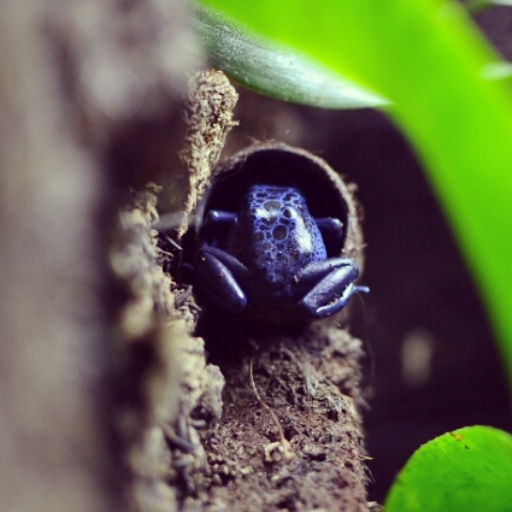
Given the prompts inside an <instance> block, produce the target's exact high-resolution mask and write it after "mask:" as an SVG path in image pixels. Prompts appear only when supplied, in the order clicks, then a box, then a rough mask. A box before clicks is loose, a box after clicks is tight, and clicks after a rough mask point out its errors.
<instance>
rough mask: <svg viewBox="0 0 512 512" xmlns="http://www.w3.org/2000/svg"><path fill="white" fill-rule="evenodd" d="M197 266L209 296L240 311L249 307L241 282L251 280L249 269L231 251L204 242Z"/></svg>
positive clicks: (198, 255)
mask: <svg viewBox="0 0 512 512" xmlns="http://www.w3.org/2000/svg"><path fill="white" fill-rule="evenodd" d="M194 268H195V270H196V273H197V276H198V278H199V280H200V283H201V285H202V288H203V290H204V292H205V293H206V295H208V297H209V298H210V299H211V300H212V301H213V302H215V303H216V304H217V305H218V306H220V307H221V308H223V309H225V310H227V311H229V312H231V313H240V312H241V311H242V310H243V309H244V308H245V307H246V306H247V296H246V294H245V292H244V291H243V289H242V286H241V284H243V283H246V282H248V281H249V279H250V274H249V270H248V269H247V267H246V266H245V265H244V264H243V263H241V262H240V261H239V260H238V259H237V258H235V257H234V256H232V255H231V254H229V253H227V252H226V251H223V250H222V249H218V248H217V247H211V246H209V245H204V246H203V247H201V249H199V251H198V252H197V254H196V256H195V258H194Z"/></svg>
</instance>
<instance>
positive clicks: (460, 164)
mask: <svg viewBox="0 0 512 512" xmlns="http://www.w3.org/2000/svg"><path fill="white" fill-rule="evenodd" d="M202 3H204V4H207V5H210V6H212V7H216V8H219V9H222V10H223V11H224V12H225V13H226V14H227V15H230V16H232V17H236V19H237V20H240V21H241V22H243V23H245V24H246V25H247V26H248V27H250V29H251V30H252V31H254V32H257V33H258V34H262V35H263V36H265V37H267V38H270V39H273V40H274V41H276V42H277V43H278V44H283V45H286V46H287V47H290V48H295V49H296V50H297V51H300V52H302V54H303V55H305V56H307V57H308V58H312V59H316V60H317V61H318V62H319V63H321V64H322V65H323V66H326V67H328V68H330V69H331V70H332V71H333V72H336V73H337V74H338V75H339V76H343V77H345V78H346V79H349V80H351V81H353V82H354V83H357V84H359V85H360V86H361V87H363V88H365V89H367V90H370V91H375V92H376V93H378V94H380V95H382V96H383V97H385V98H388V99H389V100H390V101H391V102H392V106H390V107H388V108H387V111H388V113H389V114H390V115H391V116H392V118H393V119H394V120H395V121H396V122H397V123H398V124H399V125H400V126H401V127H402V129H403V131H404V132H405V133H406V134H407V136H408V137H409V139H410V141H411V142H412V144H413V145H414V146H415V147H416V150H417V152H418V154H419V156H420V157H421V158H422V160H423V162H424V164H425V167H426V169H427V171H428V174H429V177H430V180H431V182H432V184H433V186H434V188H435V190H436V192H437V195H438V197H439V199H440V201H441V202H442V204H443V206H444V208H445V211H446V213H447V214H448V216H449V219H450V221H451V225H452V227H453V229H454V231H455V233H456V235H457V236H458V239H459V241H460V244H461V246H462V248H463V250H464V252H465V254H466V257H467V259H468V261H469V263H470V265H471V266H472V269H473V271H474V275H475V277H476V280H477V282H478V283H479V285H480V287H481V290H482V292H483V296H484V299H485V304H486V307H487V311H488V312H489V314H490V317H491V319H492V320H493V321H494V325H495V327H496V330H497V332H498V333H499V334H500V338H499V339H500V340H501V349H502V354H503V356H504V360H505V362H506V363H507V364H508V369H509V376H510V377H511V382H512V314H510V312H511V311H512V293H511V290H512V264H511V256H510V255H511V254H512V172H511V169H512V100H511V96H510V91H509V89H508V85H507V82H506V81H504V80H496V79H494V80H493V79H490V78H489V69H492V68H493V67H494V66H495V64H496V63H497V62H500V60H501V59H500V58H499V57H498V56H497V55H496V54H495V53H494V52H493V51H492V50H491V49H490V47H489V46H488V45H487V44H486V42H485V41H484V40H483V38H482V37H481V36H480V34H479V33H478V31H477V30H476V29H475V27H474V26H473V24H472V22H471V20H470V19H469V18H468V15H467V13H466V11H465V10H464V9H463V7H462V6H460V5H459V4H457V3H456V2H453V1H450V0H416V1H411V0H387V1H386V2H376V1H375V0H357V1H354V0H332V1H327V0H323V1H320V2H308V1H306V0H253V1H251V2H241V1H240V0H203V2H202ZM418 271H420V269H418ZM453 306H454V307H456V306H457V305H456V304H454V305H453Z"/></svg>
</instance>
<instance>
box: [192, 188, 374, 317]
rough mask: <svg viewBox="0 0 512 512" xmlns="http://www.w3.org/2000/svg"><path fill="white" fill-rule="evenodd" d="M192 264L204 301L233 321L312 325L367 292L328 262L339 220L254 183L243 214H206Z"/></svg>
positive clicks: (342, 266) (333, 260)
mask: <svg viewBox="0 0 512 512" xmlns="http://www.w3.org/2000/svg"><path fill="white" fill-rule="evenodd" d="M201 233H202V235H201V245H200V248H199V250H198V251H197V253H196V255H195V258H194V267H195V269H196V275H197V277H198V278H199V282H200V283H201V286H202V289H203V291H204V295H205V296H206V298H207V299H209V300H210V301H211V302H214V303H215V304H216V305H217V306H219V307H220V308H222V309H224V310H225V311H228V312H230V313H233V314H238V313H242V312H247V313H249V314H252V315H254V316H257V317H260V318H267V319H269V320H272V321H276V320H277V321H310V320H314V319H319V318H325V317H327V316H330V315H332V314H334V313H337V312H339V311H340V310H341V309H343V308H344V307H345V306H346V305H347V303H348V302H349V300H350V298H351V297H352V296H353V295H354V294H355V293H357V292H368V291H369V289H368V288H367V287H366V286H358V285H356V284H354V281H355V279H356V278H357V276H358V274H359V268H358V267H357V265H356V263H355V262H354V261H353V260H351V259H348V258H343V257H328V255H327V249H326V243H325V240H327V239H330V240H332V239H333V238H338V239H341V237H342V235H343V225H342V222H341V221H340V220H339V219H336V218H331V217H327V218H314V217H313V216H312V215H311V214H310V212H309V209H308V205H307V204H306V200H305V198H304V196H303V195H302V193H301V191H300V190H299V189H298V188H295V187H291V186H277V185H261V184H255V185H252V186H250V187H249V189H248V190H247V192H246V193H245V196H244V198H243V200H242V202H241V205H240V209H239V211H238V212H236V213H235V212H229V211H222V210H215V209H211V210H209V211H207V212H206V213H205V216H204V220H203V226H202V229H201Z"/></svg>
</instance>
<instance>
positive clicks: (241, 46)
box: [194, 6, 388, 109]
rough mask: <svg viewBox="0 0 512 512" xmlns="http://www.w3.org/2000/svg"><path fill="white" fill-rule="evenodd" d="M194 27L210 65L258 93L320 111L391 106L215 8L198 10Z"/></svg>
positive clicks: (199, 8) (200, 8)
mask: <svg viewBox="0 0 512 512" xmlns="http://www.w3.org/2000/svg"><path fill="white" fill-rule="evenodd" d="M194 26H195V28H196V29H197V31H198V33H199V35H200V37H201V39H202V41H203V43H204V46H205V48H206V50H207V54H208V60H209V61H210V64H211V65H212V66H213V67H216V68H219V69H222V70H223V71H224V72H225V73H226V74H227V75H228V76H230V77H231V78H233V80H235V81H236V82H238V83H240V84H242V85H244V86H245V87H247V88H249V89H252V90H254V91H256V92H260V93H263V94H266V95H267V96H272V97H273V98H277V99H280V100H284V101H293V102H295V103H301V104H303V105H310V106H314V107H321V108H336V109H342V108H363V107H377V106H382V105H385V104H387V103H388V102H387V101H386V100H384V98H382V97H379V96H377V95H374V94H371V93H370V92H368V91H365V90H364V89H362V88H360V87H358V86H356V85H355V84H353V83H351V82H350V81H348V80H345V79H343V78H341V77H340V76H337V75H336V74H335V73H333V72H332V71H330V70H329V69H327V68H325V67H323V66H321V65H320V64H318V63H316V62H314V61H313V60H312V59H308V58H306V57H304V56H301V55H299V54H297V52H292V51H290V50H288V49H287V48H285V47H284V46H282V45H278V44H275V43H272V42H270V41H267V40H265V39H264V38H262V37H257V36H252V35H249V34H248V33H247V32H244V31H243V28H242V27H240V26H239V25H238V24H237V23H235V22H233V21H230V20H228V19H227V18H226V17H225V16H222V15H221V14H219V13H218V12H216V11H215V10H213V9H208V8H206V7H200V6H197V7H196V9H195V12H194Z"/></svg>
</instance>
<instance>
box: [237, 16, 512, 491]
mask: <svg viewBox="0 0 512 512" xmlns="http://www.w3.org/2000/svg"><path fill="white" fill-rule="evenodd" d="M478 22H479V23H480V24H481V26H483V27H484V30H485V31H486V33H487V34H488V35H489V37H490V39H491V40H492V41H493V42H494V43H495V44H497V45H499V47H500V50H501V51H502V53H503V54H504V55H507V54H508V53H509V52H508V49H509V48H511V47H512V46H511V42H512V9H510V10H509V9H506V8H496V9H492V10H491V11H488V12H486V13H483V14H479V18H478ZM239 92H240V94H241V99H240V102H239V105H238V107H237V110H236V117H237V118H238V119H239V120H240V123H241V125H240V127H239V128H237V129H235V130H234V132H233V134H232V135H231V139H230V145H229V147H228V148H227V151H228V152H229V153H231V152H233V151H235V150H236V149H239V148H241V147H243V146H246V145H248V144H250V143H251V139H257V140H269V139H277V140H281V141H284V142H288V143H290V144H292V145H298V146H301V147H304V148H306V149H309V150H310V151H313V152H315V153H317V154H319V155H320V156H322V157H323V158H325V160H327V162H328V163H329V164H330V165H331V166H332V167H333V168H334V169H336V170H337V171H338V172H340V173H341V174H342V175H344V176H345V179H346V180H347V181H349V182H355V183H357V185H358V188H359V190H358V194H357V196H358V198H359V200H360V202H361V203H362V205H363V207H364V212H365V217H364V222H363V232H364V234H365V239H366V242H367V248H366V266H365V270H364V276H363V279H362V281H361V282H362V283H364V284H367V285H369V286H370V287H371V293H370V294H369V295H368V296H365V297H364V301H357V300H356V301H355V304H354V306H353V310H352V313H353V317H354V319H353V321H352V326H353V328H352V332H353V333H354V334H355V335H357V336H358V337H360V338H361V339H363V341H364V343H365V349H366V352H367V353H368V357H367V358H366V360H365V362H364V363H365V382H364V389H365V393H366V396H367V400H368V402H369V408H368V410H367V411H365V414H364V416H365V418H364V419H365V427H366V431H367V447H368V452H369V455H370V456H371V457H372V458H373V460H371V461H369V463H368V466H369V468H370V471H371V473H372V479H373V480H374V483H373V484H372V485H371V486H370V499H373V500H378V501H382V500H383V499H384V497H385V494H386V491H387V490H388V489H389V486H390V484H391V483H392V481H393V479H394V477H395V476H396V473H397V472H398V471H399V469H400V468H401V467H402V466H403V464H404V463H405V462H406V460H407V459H408V458H409V457H410V455H411V454H412V453H413V452H414V450H415V449H416V448H418V447H419V446H420V444H422V443H425V442H426V441H428V440H429V439H432V438H433V437H436V436H438V435H441V434H443V433H444V432H446V431H449V430H454V429H457V428H460V427H463V426H467V425H474V424H483V425H491V426H495V427H499V428H503V429H506V430H512V422H511V415H510V407H509V405H510V402H509V399H508V396H507V385H506V381H505V377H504V372H503V370H502V368H501V366H500V362H499V359H498V356H497V351H496V344H495V342H494V337H493V333H492V332H491V328H490V325H489V323H488V320H487V318H486V315H485V312H484V310H483V307H482V304H481V301H480V297H479V293H478V290H477V289H476V288H475V285H474V282H473V280H472V277H471V275H470V274H469V273H468V269H467V266H466V264H465V262H464V259H463V257H462V255H461V254H460V252H459V249H458V247H457V244H456V243H455V241H454V238H453V236H452V233H451V231H450V228H449V227H448V225H447V224H446V220H445V218H444V215H443V212H442V211H441V209H440V206H439V205H438V203H437V201H436V198H435V197H434V195H433V193H432V191H431V189H430V186H429V184H428V182H427V178H426V176H425V174H424V172H423V170H422V167H421V164H420V163H419V162H418V160H417V159H416V157H415V156H414V152H413V150H412V148H411V147H410V145H409V144H408V142H407V141H406V140H405V139H404V138H403V137H402V135H401V134H400V133H399V132H398V131H397V129H396V128H395V127H394V126H393V125H392V124H391V122H390V121H389V120H388V119H387V118H386V117H385V116H384V115H382V114H381V113H379V112H376V111H372V110H359V111H342V112H335V111H322V110H317V109H313V108H308V107H301V106H294V105H289V104H285V103H282V102H278V101H273V100H270V99H267V98H263V97H261V96H258V95H256V94H253V93H250V92H248V91H245V90H242V89H239ZM482 171H483V172H484V171H485V170H484V169H483V170H482ZM475 207H476V208H478V207H479V205H475ZM363 302H364V303H363ZM414 347H416V352H415V353H416V354H417V353H418V349H420V350H421V349H423V350H424V351H425V353H426V355H427V356H429V357H424V358H423V359H421V358H420V363H419V364H420V366H419V369H417V370H416V371H414V370H409V371H407V370H406V369H407V365H406V362H407V361H408V360H409V359H408V358H407V357H405V356H404V350H406V351H407V349H409V350H408V351H407V352H406V353H408V354H410V353H411V348H412V349H414Z"/></svg>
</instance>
